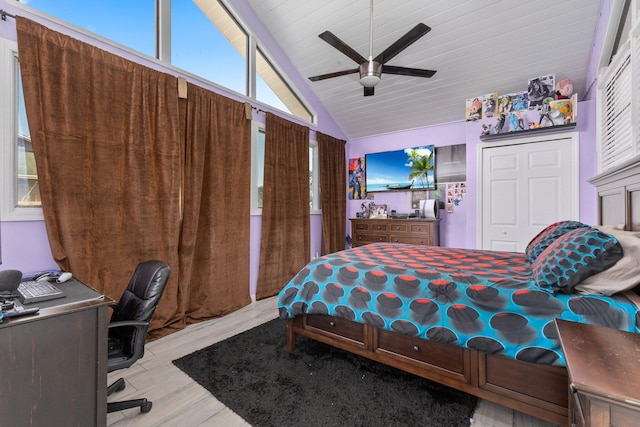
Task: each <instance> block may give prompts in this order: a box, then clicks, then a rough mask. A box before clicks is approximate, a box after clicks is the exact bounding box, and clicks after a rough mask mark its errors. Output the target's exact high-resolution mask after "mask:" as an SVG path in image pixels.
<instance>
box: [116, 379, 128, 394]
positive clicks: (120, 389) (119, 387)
mask: <svg viewBox="0 0 640 427" xmlns="http://www.w3.org/2000/svg"><path fill="white" fill-rule="evenodd" d="M126 387H127V383H125V382H124V381H122V382H121V383H120V384H118V387H116V389H115V390H114V392H116V393H117V392H119V391H122V390H124V389H125V388H126Z"/></svg>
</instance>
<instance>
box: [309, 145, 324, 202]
mask: <svg viewBox="0 0 640 427" xmlns="http://www.w3.org/2000/svg"><path fill="white" fill-rule="evenodd" d="M309 208H310V209H311V212H318V211H320V210H321V209H322V206H321V204H320V166H319V163H318V144H317V143H316V141H311V143H310V144H309Z"/></svg>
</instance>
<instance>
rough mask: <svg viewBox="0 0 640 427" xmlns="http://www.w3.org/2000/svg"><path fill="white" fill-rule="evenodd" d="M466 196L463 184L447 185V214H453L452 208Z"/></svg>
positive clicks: (465, 187)
mask: <svg viewBox="0 0 640 427" xmlns="http://www.w3.org/2000/svg"><path fill="white" fill-rule="evenodd" d="M466 194H467V185H466V183H464V182H448V183H447V200H446V203H445V206H446V209H447V213H453V210H454V207H455V206H458V205H459V204H460V202H461V201H462V199H463V198H464V196H465V195H466Z"/></svg>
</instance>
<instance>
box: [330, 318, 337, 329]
mask: <svg viewBox="0 0 640 427" xmlns="http://www.w3.org/2000/svg"><path fill="white" fill-rule="evenodd" d="M329 324H330V325H331V326H333V327H334V328H335V326H336V322H334V321H333V320H332V321H330V322H329Z"/></svg>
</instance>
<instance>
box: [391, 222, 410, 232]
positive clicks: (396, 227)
mask: <svg viewBox="0 0 640 427" xmlns="http://www.w3.org/2000/svg"><path fill="white" fill-rule="evenodd" d="M389 229H390V230H391V232H394V231H395V232H397V233H406V232H407V229H408V227H407V224H405V223H400V224H393V223H392V224H390V226H389Z"/></svg>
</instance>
